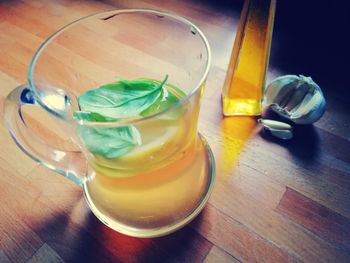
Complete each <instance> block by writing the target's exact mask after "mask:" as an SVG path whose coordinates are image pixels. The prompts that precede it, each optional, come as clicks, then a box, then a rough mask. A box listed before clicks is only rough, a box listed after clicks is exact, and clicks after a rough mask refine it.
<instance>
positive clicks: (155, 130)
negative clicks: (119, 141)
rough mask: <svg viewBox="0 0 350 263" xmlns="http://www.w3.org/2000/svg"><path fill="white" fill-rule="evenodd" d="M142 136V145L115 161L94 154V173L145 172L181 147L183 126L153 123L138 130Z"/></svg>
mask: <svg viewBox="0 0 350 263" xmlns="http://www.w3.org/2000/svg"><path fill="white" fill-rule="evenodd" d="M137 128H138V129H139V131H140V133H141V138H142V144H141V145H140V146H137V147H135V148H134V149H132V150H131V151H130V152H128V153H127V154H126V155H123V156H121V157H119V158H116V159H106V158H103V157H101V156H98V155H96V156H95V157H96V160H95V161H94V162H93V163H92V166H93V168H94V169H95V170H96V172H97V173H99V174H103V175H108V176H113V177H128V176H132V175H135V170H137V171H142V170H146V169H147V168H148V167H149V166H151V165H152V166H154V165H156V164H159V165H161V162H162V161H163V160H165V159H167V158H168V157H169V156H171V155H173V154H174V153H176V152H177V151H179V150H180V148H181V138H182V137H183V136H182V135H183V131H184V128H183V125H182V122H181V121H165V120H156V121H153V122H148V123H146V124H141V125H139V126H138V127H137Z"/></svg>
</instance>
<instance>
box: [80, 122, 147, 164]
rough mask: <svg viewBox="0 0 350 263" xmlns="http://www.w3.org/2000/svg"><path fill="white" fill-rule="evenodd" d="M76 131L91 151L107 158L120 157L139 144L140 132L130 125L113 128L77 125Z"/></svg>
mask: <svg viewBox="0 0 350 263" xmlns="http://www.w3.org/2000/svg"><path fill="white" fill-rule="evenodd" d="M78 133H79V136H80V138H81V140H82V141H83V142H84V144H85V146H86V148H87V149H88V150H89V151H90V152H91V153H93V154H98V155H101V156H103V157H105V158H108V159H113V158H117V157H120V156H122V155H124V154H126V153H127V152H129V151H130V150H131V149H132V148H134V147H135V146H136V145H141V135H140V132H139V131H138V130H137V129H136V128H135V127H134V126H132V125H128V126H124V127H113V128H99V127H90V126H79V127H78Z"/></svg>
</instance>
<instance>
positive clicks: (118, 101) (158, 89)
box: [78, 75, 168, 118]
mask: <svg viewBox="0 0 350 263" xmlns="http://www.w3.org/2000/svg"><path fill="white" fill-rule="evenodd" d="M167 79H168V75H166V77H165V78H164V80H163V81H162V82H158V81H155V80H145V79H136V80H120V81H117V82H113V83H110V84H106V85H103V86H101V87H99V88H97V89H93V90H89V91H87V92H86V93H84V94H83V95H81V96H79V99H78V101H79V105H80V107H81V108H82V109H83V111H89V112H95V113H99V114H101V115H103V116H106V117H111V118H127V117H134V116H138V115H139V114H140V113H141V112H142V111H144V110H146V109H147V108H148V107H150V106H151V105H152V104H154V103H155V102H156V101H157V99H158V98H159V97H161V96H162V94H163V92H164V89H163V85H164V83H165V82H166V80H167Z"/></svg>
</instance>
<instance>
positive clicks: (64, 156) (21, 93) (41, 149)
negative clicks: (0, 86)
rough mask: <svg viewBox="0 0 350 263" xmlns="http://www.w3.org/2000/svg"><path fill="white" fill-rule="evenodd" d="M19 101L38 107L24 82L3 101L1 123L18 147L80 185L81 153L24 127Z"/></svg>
mask: <svg viewBox="0 0 350 263" xmlns="http://www.w3.org/2000/svg"><path fill="white" fill-rule="evenodd" d="M23 105H33V106H35V107H40V106H39V105H38V104H37V103H36V101H35V98H34V96H33V94H32V93H31V91H30V90H29V89H28V88H27V87H26V86H24V85H22V86H19V87H17V88H15V89H14V90H13V91H12V92H11V93H10V94H9V95H8V96H7V98H6V100H5V103H4V121H5V125H6V127H7V129H8V130H9V132H10V134H11V136H12V138H13V139H14V141H15V142H16V144H17V145H18V147H19V148H20V149H21V150H22V151H23V152H24V153H26V154H27V155H28V156H29V157H31V158H32V159H33V160H34V161H36V162H38V163H40V164H42V165H44V166H46V167H47V168H49V169H51V170H53V171H55V172H57V173H59V174H61V175H63V176H65V177H67V178H68V179H70V180H71V181H73V182H74V183H75V184H77V185H79V186H82V184H83V183H84V180H85V178H86V176H85V175H86V172H87V168H86V167H87V166H86V160H85V158H84V156H83V154H82V153H81V152H79V151H62V150H59V149H55V148H53V147H52V146H50V145H48V144H47V143H45V141H44V138H40V135H38V134H34V132H32V131H31V130H30V129H29V128H28V127H27V125H26V123H25V121H24V119H23V116H22V109H21V108H22V106H23Z"/></svg>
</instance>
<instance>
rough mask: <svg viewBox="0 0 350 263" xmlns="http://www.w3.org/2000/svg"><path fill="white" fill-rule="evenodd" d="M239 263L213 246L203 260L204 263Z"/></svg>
mask: <svg viewBox="0 0 350 263" xmlns="http://www.w3.org/2000/svg"><path fill="white" fill-rule="evenodd" d="M217 262H221V263H239V262H240V261H239V260H238V259H236V258H234V257H232V256H231V255H230V254H228V253H226V252H225V251H224V250H222V249H220V248H218V247H217V246H213V247H212V249H211V250H210V252H209V254H208V256H207V257H206V258H205V260H204V263H217Z"/></svg>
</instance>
